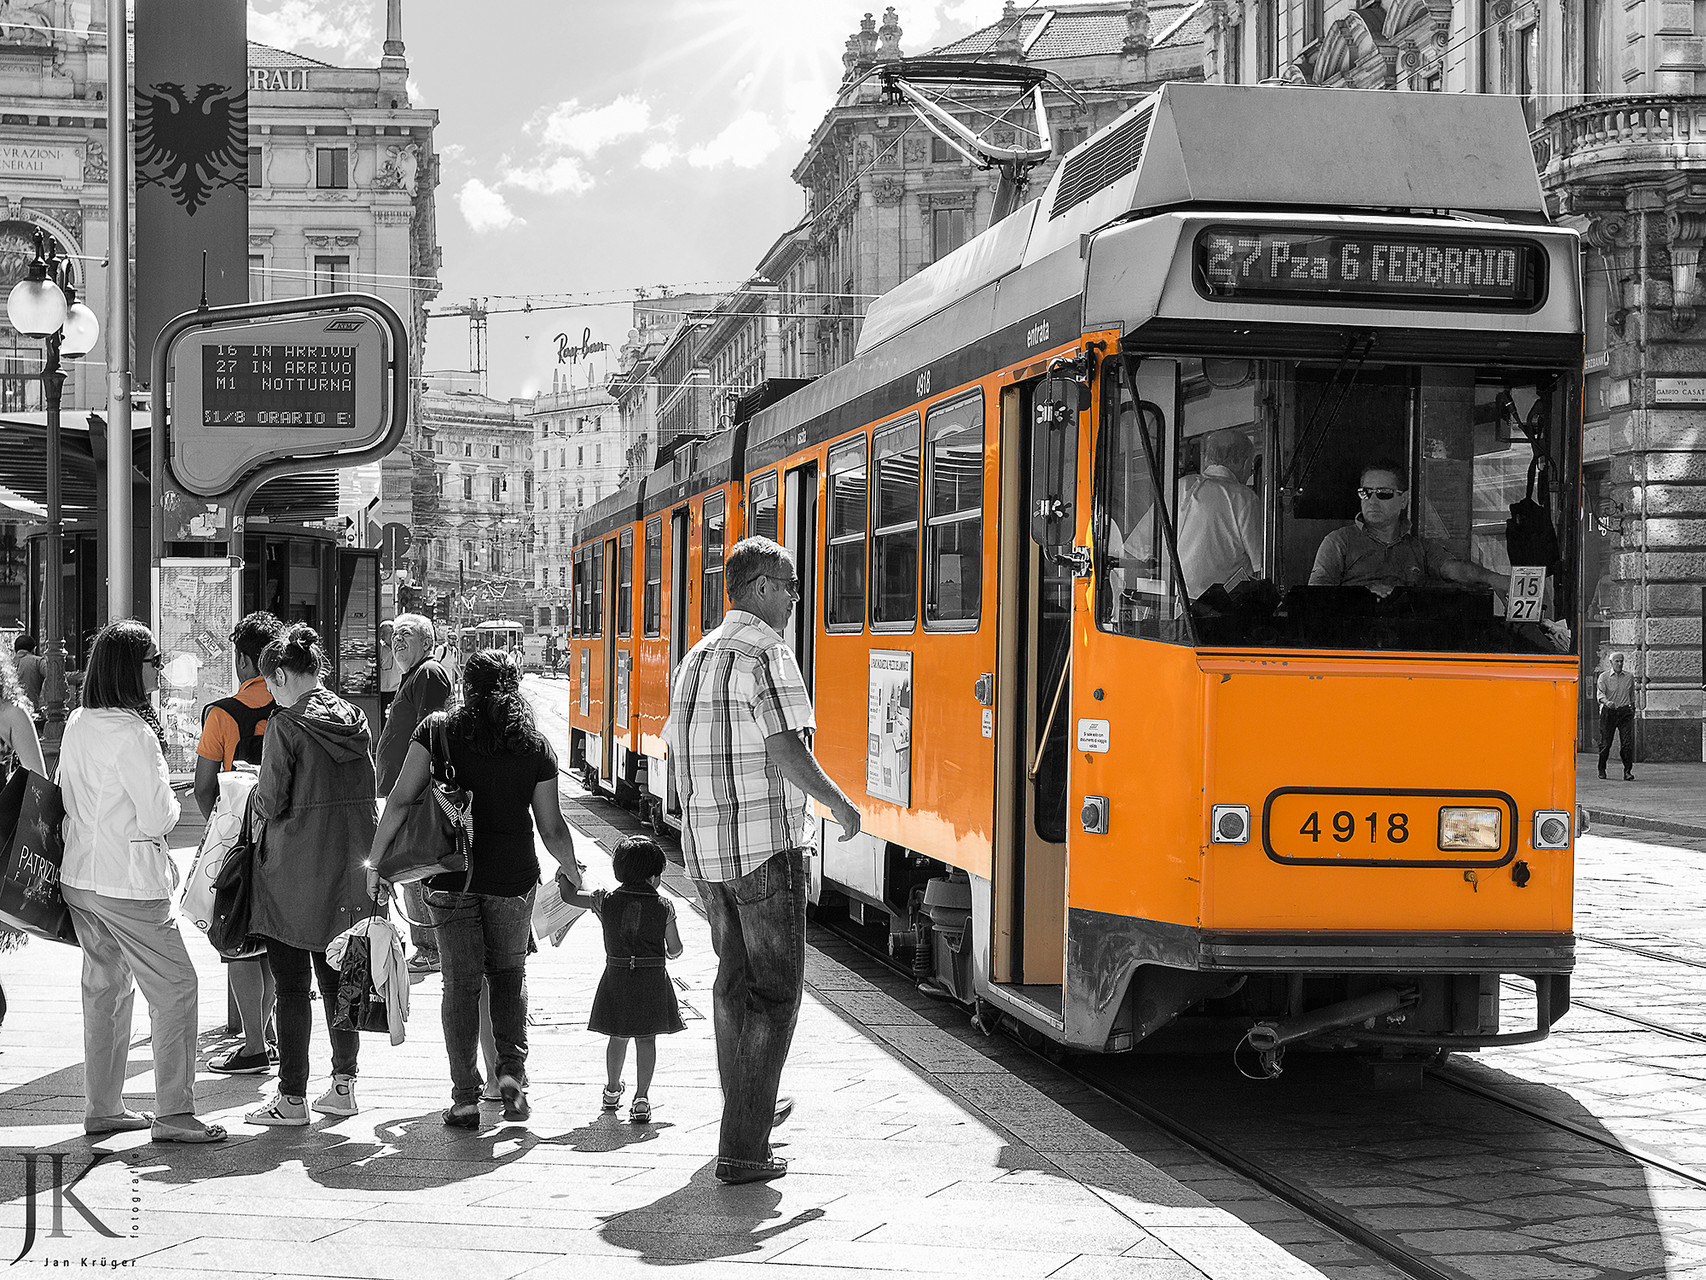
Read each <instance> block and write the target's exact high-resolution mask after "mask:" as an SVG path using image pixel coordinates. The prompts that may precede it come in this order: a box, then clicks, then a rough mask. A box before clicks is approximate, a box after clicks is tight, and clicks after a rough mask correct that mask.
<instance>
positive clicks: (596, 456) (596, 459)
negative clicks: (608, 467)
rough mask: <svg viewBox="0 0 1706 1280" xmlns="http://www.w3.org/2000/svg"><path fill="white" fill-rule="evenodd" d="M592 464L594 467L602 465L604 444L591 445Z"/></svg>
mask: <svg viewBox="0 0 1706 1280" xmlns="http://www.w3.org/2000/svg"><path fill="white" fill-rule="evenodd" d="M592 465H593V466H595V467H602V466H603V465H604V446H603V445H601V444H595V445H593V446H592Z"/></svg>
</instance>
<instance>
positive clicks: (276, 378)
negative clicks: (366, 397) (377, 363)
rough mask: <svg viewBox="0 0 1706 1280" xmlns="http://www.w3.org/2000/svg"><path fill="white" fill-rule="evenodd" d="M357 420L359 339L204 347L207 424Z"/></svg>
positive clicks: (294, 424) (296, 424)
mask: <svg viewBox="0 0 1706 1280" xmlns="http://www.w3.org/2000/svg"><path fill="white" fill-rule="evenodd" d="M263 406H264V407H263ZM355 420H356V348H355V346H354V344H325V345H314V346H300V345H288V346H287V345H283V344H271V343H269V344H265V345H261V344H220V345H217V346H205V347H203V348H202V349H201V423H202V425H203V426H204V427H227V426H230V427H242V426H255V427H348V426H351V425H353V424H354V422H355Z"/></svg>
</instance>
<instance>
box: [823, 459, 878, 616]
mask: <svg viewBox="0 0 1706 1280" xmlns="http://www.w3.org/2000/svg"><path fill="white" fill-rule="evenodd" d="M865 456H866V444H865V437H864V436H860V437H859V438H858V439H856V440H849V441H848V442H847V443H846V444H844V445H837V446H836V447H835V448H834V449H831V450H830V451H829V528H828V546H827V548H826V551H825V555H824V559H825V561H826V564H825V577H826V581H825V583H824V591H823V615H824V616H823V621H824V625H825V626H827V627H829V628H830V629H832V630H835V629H838V628H846V629H847V630H849V631H859V630H862V629H863V628H864V625H865V510H866V507H867V506H868V505H869V501H870V479H869V474H870V473H869V469H868V468H867V466H866V464H865Z"/></svg>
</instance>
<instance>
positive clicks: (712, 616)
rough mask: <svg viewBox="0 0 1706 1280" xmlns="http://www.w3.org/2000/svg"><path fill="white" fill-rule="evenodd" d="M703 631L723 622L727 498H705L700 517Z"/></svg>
mask: <svg viewBox="0 0 1706 1280" xmlns="http://www.w3.org/2000/svg"><path fill="white" fill-rule="evenodd" d="M700 527H701V529H702V530H703V541H702V543H701V546H700V550H699V628H700V630H701V631H709V630H711V629H712V628H713V627H715V626H717V624H719V623H720V622H722V620H723V495H722V494H720V493H715V494H712V495H711V496H710V497H708V498H706V499H705V507H704V511H703V513H702V515H701V518H700Z"/></svg>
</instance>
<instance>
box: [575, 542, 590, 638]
mask: <svg viewBox="0 0 1706 1280" xmlns="http://www.w3.org/2000/svg"><path fill="white" fill-rule="evenodd" d="M586 557H587V550H586V548H585V547H582V548H581V549H580V551H578V552H577V553H576V554H575V611H574V624H575V635H577V636H584V635H586V634H587V625H586V563H587V561H586Z"/></svg>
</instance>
